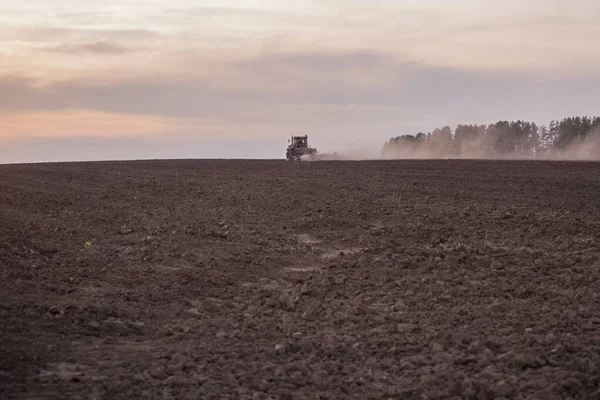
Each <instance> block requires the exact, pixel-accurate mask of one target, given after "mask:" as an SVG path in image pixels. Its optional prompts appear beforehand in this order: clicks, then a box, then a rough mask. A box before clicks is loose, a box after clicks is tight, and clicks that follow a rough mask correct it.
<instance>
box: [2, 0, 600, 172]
mask: <svg viewBox="0 0 600 400" xmlns="http://www.w3.org/2000/svg"><path fill="white" fill-rule="evenodd" d="M599 20H600V2H598V1H597V0H571V1H569V2H566V1H562V0H528V1H527V2H524V1H517V0H453V1H448V0H388V1H382V0H370V1H364V0H360V1H359V0H345V1H344V0H318V1H313V0H286V1H275V0H200V1H198V0H194V1H192V0H179V1H176V0H171V1H163V0H120V1H119V2H116V1H115V2H108V1H98V0H3V1H2V2H0V163H13V162H38V161H77V160H105V159H109V160H115V159H148V158H283V157H284V156H285V147H286V146H287V139H288V137H289V136H290V135H291V134H302V135H304V134H307V135H309V141H310V142H311V144H312V145H313V146H315V147H317V148H318V149H319V151H322V152H327V151H338V152H344V151H352V150H356V149H369V151H371V150H372V151H378V149H379V148H380V147H381V146H382V145H383V143H384V142H385V141H386V140H387V139H389V138H390V137H393V136H398V135H401V134H412V133H416V132H419V131H424V132H428V131H431V130H433V129H434V128H436V127H441V126H444V125H450V126H455V125H457V124H459V123H491V122H494V121H498V120H506V119H507V120H512V119H515V120H516V119H525V120H533V121H536V122H538V123H539V124H544V123H548V122H550V120H552V119H557V118H562V117H567V116H572V115H596V114H598V110H599V109H600V107H599V106H600V100H599V99H600V67H599V66H600V41H599V40H598V38H599V37H600V24H598V21H599Z"/></svg>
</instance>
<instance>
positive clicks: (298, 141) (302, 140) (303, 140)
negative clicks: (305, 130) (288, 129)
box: [291, 136, 308, 149]
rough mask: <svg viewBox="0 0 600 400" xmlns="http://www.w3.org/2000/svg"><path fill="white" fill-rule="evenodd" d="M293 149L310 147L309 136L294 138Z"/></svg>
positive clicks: (292, 140)
mask: <svg viewBox="0 0 600 400" xmlns="http://www.w3.org/2000/svg"><path fill="white" fill-rule="evenodd" d="M291 142H292V144H291V147H292V148H296V149H300V148H306V147H308V136H292V139H291Z"/></svg>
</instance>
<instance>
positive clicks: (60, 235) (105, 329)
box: [0, 161, 600, 399]
mask: <svg viewBox="0 0 600 400" xmlns="http://www.w3.org/2000/svg"><path fill="white" fill-rule="evenodd" d="M599 196H600V164H598V163H559V162H556V163H552V162H485V161H410V162H402V161H398V162H322V163H286V162H278V161H152V162H106V163H74V164H46V165H42V164H39V165H12V166H9V165H6V166H1V167H0V398H2V399H5V398H56V399H64V398H82V399H90V398H95V399H132V398H142V397H143V398H171V397H173V398H181V399H198V398H207V399H210V398H215V399H226V398H231V399H251V398H257V399H262V398H265V399H266V398H273V399H279V398H281V399H303V398H309V399H318V398H323V399H338V398H356V399H368V398H372V399H387V398H403V399H404V398H406V399H412V398H415V399H436V398H452V397H455V398H457V399H458V398H468V399H471V398H472V399H494V398H538V399H554V398H573V399H587V398H600V386H599V385H600V207H599V206H600V197H599Z"/></svg>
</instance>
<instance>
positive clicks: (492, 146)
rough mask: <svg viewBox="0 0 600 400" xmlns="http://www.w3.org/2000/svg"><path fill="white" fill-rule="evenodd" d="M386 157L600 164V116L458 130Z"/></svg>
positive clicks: (410, 139)
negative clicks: (583, 161) (522, 159)
mask: <svg viewBox="0 0 600 400" xmlns="http://www.w3.org/2000/svg"><path fill="white" fill-rule="evenodd" d="M382 155H383V156H384V157H387V158H525V159H534V158H538V159H560V158H566V159H594V160H600V117H570V118H563V119H561V120H555V121H552V122H550V124H549V125H547V126H546V125H542V126H538V125H537V124H536V123H535V122H528V121H520V120H519V121H510V122H509V121H498V122H496V123H494V124H490V125H458V126H457V127H456V129H454V131H453V130H452V129H451V128H450V127H449V126H445V127H443V128H438V129H435V130H434V131H432V132H429V133H424V132H419V133H417V134H414V135H401V136H397V137H394V138H391V139H390V140H388V141H387V142H386V143H385V144H384V146H383V151H382Z"/></svg>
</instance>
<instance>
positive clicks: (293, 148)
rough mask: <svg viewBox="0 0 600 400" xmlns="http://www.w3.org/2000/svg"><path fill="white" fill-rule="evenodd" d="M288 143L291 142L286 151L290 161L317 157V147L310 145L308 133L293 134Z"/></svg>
mask: <svg viewBox="0 0 600 400" xmlns="http://www.w3.org/2000/svg"><path fill="white" fill-rule="evenodd" d="M288 143H290V145H289V146H288V148H287V151H286V158H287V160H288V161H301V160H314V159H315V158H316V157H317V149H315V148H312V147H309V145H308V135H305V136H292V138H291V139H288Z"/></svg>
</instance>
